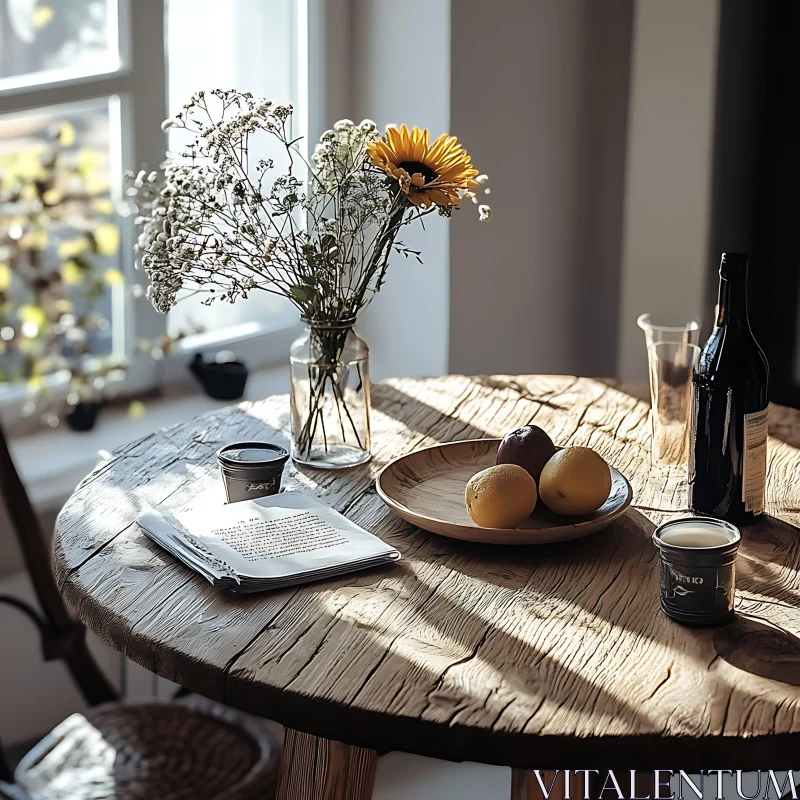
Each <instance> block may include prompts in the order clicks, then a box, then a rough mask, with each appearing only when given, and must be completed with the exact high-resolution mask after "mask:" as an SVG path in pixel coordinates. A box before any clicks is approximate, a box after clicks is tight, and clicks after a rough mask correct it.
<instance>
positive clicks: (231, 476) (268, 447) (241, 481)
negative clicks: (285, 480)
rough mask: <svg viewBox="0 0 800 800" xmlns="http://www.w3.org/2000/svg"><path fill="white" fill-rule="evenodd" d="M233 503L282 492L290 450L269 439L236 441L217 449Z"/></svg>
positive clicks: (220, 467)
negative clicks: (284, 470)
mask: <svg viewBox="0 0 800 800" xmlns="http://www.w3.org/2000/svg"><path fill="white" fill-rule="evenodd" d="M217 460H218V461H219V471H220V473H221V474H222V482H223V484H224V485H225V496H226V497H227V499H228V502H229V503H238V502H240V501H241V500H253V499H254V498H256V497H267V496H269V495H273V494H278V492H279V491H280V490H281V477H282V476H283V468H284V466H285V465H286V462H287V461H288V460H289V453H288V452H287V451H286V450H285V449H284V448H283V447H279V446H278V445H275V444H270V443H269V442H235V443H233V444H227V445H225V447H222V448H220V449H219V450H218V451H217Z"/></svg>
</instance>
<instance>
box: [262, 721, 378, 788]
mask: <svg viewBox="0 0 800 800" xmlns="http://www.w3.org/2000/svg"><path fill="white" fill-rule="evenodd" d="M377 755H378V754H377V753H376V752H375V750H367V749H365V748H363V747H353V746H352V745H349V744H343V743H342V742H335V741H333V740H331V739H322V738H320V737H318V736H312V735H311V734H308V733H301V732H300V731H295V730H292V729H291V728H287V729H286V739H285V741H284V745H283V755H282V757H281V770H280V775H279V777H278V796H277V800H370V798H371V797H372V785H373V783H374V782H375V759H376V757H377Z"/></svg>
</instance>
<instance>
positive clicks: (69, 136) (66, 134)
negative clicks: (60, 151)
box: [58, 122, 75, 147]
mask: <svg viewBox="0 0 800 800" xmlns="http://www.w3.org/2000/svg"><path fill="white" fill-rule="evenodd" d="M58 141H59V142H60V143H61V144H62V145H63V146H64V147H72V145H74V144H75V128H73V127H72V125H70V124H69V122H63V123H62V124H61V129H60V130H59V132H58Z"/></svg>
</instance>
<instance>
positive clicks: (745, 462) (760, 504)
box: [689, 253, 769, 525]
mask: <svg viewBox="0 0 800 800" xmlns="http://www.w3.org/2000/svg"><path fill="white" fill-rule="evenodd" d="M768 382H769V366H768V364H767V359H766V357H765V356H764V353H763V351H762V350H761V348H760V347H759V345H758V342H756V339H755V336H753V331H752V330H751V329H750V320H749V317H748V314H747V256H746V255H745V254H744V253H723V254H722V263H721V264H720V268H719V305H718V307H717V319H716V323H715V325H714V330H713V332H712V333H711V336H710V338H709V340H708V342H707V343H706V346H705V347H704V348H703V351H702V353H701V354H700V359H699V361H698V364H697V366H696V367H695V370H694V376H693V407H692V449H691V458H690V463H689V502H690V504H691V507H692V511H693V512H694V513H696V514H704V515H708V516H712V517H719V518H720V519H725V520H727V521H728V522H732V523H734V524H735V525H747V524H749V523H751V522H753V521H754V520H755V518H756V517H757V516H758V515H759V514H762V513H763V511H764V493H765V483H766V471H767V407H768V404H767V384H768Z"/></svg>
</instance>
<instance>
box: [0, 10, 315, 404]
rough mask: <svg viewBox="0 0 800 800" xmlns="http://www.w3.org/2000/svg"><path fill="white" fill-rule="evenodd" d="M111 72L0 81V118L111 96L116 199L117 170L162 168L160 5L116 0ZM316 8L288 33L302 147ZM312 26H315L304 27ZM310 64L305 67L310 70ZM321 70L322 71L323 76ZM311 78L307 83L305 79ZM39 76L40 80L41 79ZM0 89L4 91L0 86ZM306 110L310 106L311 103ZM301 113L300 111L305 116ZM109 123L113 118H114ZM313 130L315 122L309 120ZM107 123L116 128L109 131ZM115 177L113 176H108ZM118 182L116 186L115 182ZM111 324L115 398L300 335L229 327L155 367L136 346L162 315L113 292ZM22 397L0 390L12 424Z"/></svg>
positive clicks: (17, 390)
mask: <svg viewBox="0 0 800 800" xmlns="http://www.w3.org/2000/svg"><path fill="white" fill-rule="evenodd" d="M117 2H118V5H117V8H118V25H117V30H118V36H119V42H118V44H119V55H120V60H119V66H118V68H117V69H115V70H112V71H108V72H103V73H100V74H91V75H86V74H82V73H81V72H80V71H76V70H54V71H52V72H48V73H45V75H44V77H45V79H46V80H45V81H44V82H38V81H35V80H34V78H33V77H32V78H30V79H28V78H26V77H25V76H23V77H22V78H21V79H20V80H19V81H15V82H14V85H13V86H10V85H8V84H9V83H10V81H0V115H2V114H7V113H15V112H20V111H29V110H33V109H39V108H47V107H54V106H58V105H62V104H67V103H69V104H72V103H80V102H85V101H90V100H96V99H100V98H106V97H112V98H118V113H117V114H116V115H115V114H114V113H113V111H112V114H111V116H112V119H111V136H110V147H111V173H112V175H111V180H112V195H116V197H114V199H115V200H120V199H122V185H121V181H122V170H123V169H125V168H128V169H132V170H134V171H136V170H138V169H145V168H147V169H152V168H154V167H157V166H158V165H159V164H160V163H161V162H162V161H163V160H164V154H165V152H166V148H167V136H166V134H165V133H164V132H163V131H162V130H161V123H162V122H163V120H164V119H166V118H167V117H168V116H169V113H168V108H167V78H168V76H167V54H166V52H165V42H166V37H165V34H166V14H165V11H166V0H117ZM323 6H324V2H323V1H322V0H295V13H294V17H293V22H294V24H293V27H294V35H295V53H296V58H295V59H294V61H295V63H294V65H293V73H294V79H293V83H294V89H295V92H294V94H295V96H296V97H297V98H298V102H297V106H298V111H299V112H301V113H300V114H298V115H297V116H298V123H299V125H300V132H301V133H302V134H303V135H304V137H305V141H306V142H307V141H308V128H309V121H310V119H311V120H313V121H315V120H314V116H315V113H316V107H318V106H319V107H321V105H322V99H321V94H320V93H319V92H317V91H313V90H312V89H311V88H310V86H311V83H313V82H315V79H316V78H318V77H319V72H320V67H319V65H318V59H317V58H316V57H312V56H311V55H310V46H311V47H316V45H315V44H314V43H311V45H310V39H313V38H315V37H316V36H317V35H318V34H317V33H315V31H316V32H318V31H319V23H318V22H316V20H317V18H318V17H319V16H320V15H321V14H322V7H323ZM312 18H314V20H315V22H316V24H315V22H312ZM309 64H311V65H312V69H311V70H310V69H309ZM322 71H323V72H325V70H324V69H323V70H322ZM312 72H313V73H314V74H313V75H312V74H311V73H312ZM40 77H41V76H40ZM4 84H5V86H4ZM312 101H313V103H314V106H310V105H309V103H310V102H312ZM303 112H305V113H303ZM115 116H116V120H115V119H114V117H115ZM312 124H313V122H312ZM115 125H118V128H117V130H115ZM115 173H117V174H115ZM115 181H116V183H115ZM121 222H122V225H121V229H122V230H121V234H122V237H121V238H122V247H123V248H124V249H125V250H126V251H127V253H131V252H132V245H133V241H134V238H133V237H134V231H133V226H132V221H131V220H130V219H123V220H121ZM124 266H125V270H126V272H127V277H128V279H129V282H131V283H138V282H141V279H142V276H141V275H140V274H139V273H137V272H135V270H134V266H133V258H132V257H128V256H127V255H126V256H125V257H124ZM114 310H115V312H116V313H115V314H114V315H113V318H112V324H113V325H120V327H119V328H116V329H115V331H114V342H115V347H117V352H118V353H120V354H124V355H125V356H126V357H127V358H128V360H129V368H128V374H127V377H126V380H125V383H124V387H123V390H122V392H123V394H125V395H136V394H141V393H143V392H146V391H150V390H153V389H158V388H160V387H162V386H163V385H165V384H168V383H172V382H175V383H184V382H186V381H187V380H188V379H189V377H188V375H189V374H188V372H187V371H186V370H185V369H184V368H183V367H185V365H186V364H187V363H188V361H189V360H190V357H191V356H192V355H193V354H194V353H196V352H201V351H202V352H203V353H206V354H214V353H216V352H220V351H223V350H231V349H232V350H234V351H235V352H236V355H237V356H238V357H240V358H241V359H242V360H244V361H246V362H247V364H248V365H249V366H250V368H251V369H260V368H264V367H266V366H268V365H273V364H277V363H279V362H281V361H284V360H285V359H286V358H287V354H288V350H289V345H290V344H291V342H292V341H293V339H294V338H296V337H297V336H298V335H299V334H300V331H301V329H302V328H301V325H300V323H299V321H286V320H279V321H275V320H272V321H265V322H253V323H248V324H244V325H237V326H235V327H233V328H227V329H224V330H220V331H215V332H208V333H202V334H196V335H192V336H187V337H186V338H185V339H183V340H182V341H181V342H179V344H178V346H177V347H175V348H174V349H173V350H172V352H171V353H170V354H169V355H168V356H167V357H166V358H165V359H163V360H161V361H155V360H153V359H152V358H151V357H150V356H149V355H144V354H137V353H136V352H135V348H136V341H138V340H140V339H149V340H153V339H156V338H158V337H159V336H161V335H163V334H164V333H165V332H166V316H165V315H162V314H159V313H158V312H156V311H155V309H154V308H153V307H152V306H151V305H150V303H149V302H147V301H143V300H142V301H138V302H135V303H129V301H128V300H127V299H126V298H125V297H124V293H122V292H120V293H119V294H118V296H117V297H116V298H114ZM28 396H29V391H28V389H27V387H26V386H24V385H17V386H8V385H7V386H3V385H1V384H0V408H2V409H3V410H4V411H5V412H6V413H5V414H4V416H7V417H11V418H13V417H14V416H15V413H14V410H15V409H16V408H18V407H21V405H22V403H23V402H24V400H25V399H26V398H27V397H28Z"/></svg>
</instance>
